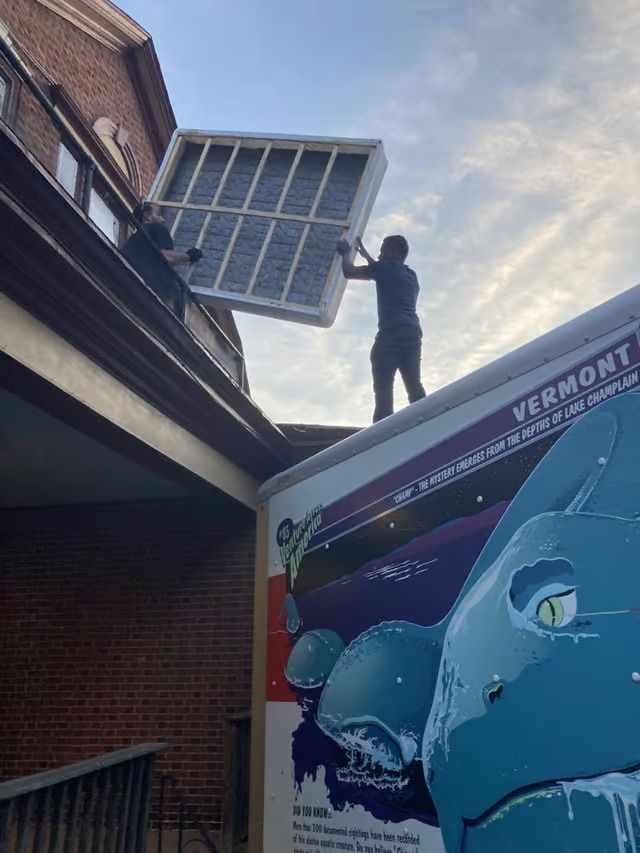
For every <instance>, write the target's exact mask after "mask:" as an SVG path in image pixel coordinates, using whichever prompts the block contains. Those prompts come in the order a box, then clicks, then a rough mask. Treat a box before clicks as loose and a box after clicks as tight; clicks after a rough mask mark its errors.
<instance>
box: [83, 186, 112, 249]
mask: <svg viewBox="0 0 640 853" xmlns="http://www.w3.org/2000/svg"><path fill="white" fill-rule="evenodd" d="M89 217H90V218H91V220H92V221H93V222H95V224H96V225H97V226H98V228H99V229H100V230H101V231H102V233H103V234H105V235H106V236H107V237H108V238H109V240H111V242H112V243H115V245H116V246H117V245H118V243H119V241H120V220H119V219H118V217H117V215H116V214H115V213H114V212H113V210H111V208H110V207H109V205H108V204H107V202H106V201H105V200H104V199H103V198H102V196H101V195H100V194H99V193H98V192H96V190H95V189H92V190H91V197H90V200H89Z"/></svg>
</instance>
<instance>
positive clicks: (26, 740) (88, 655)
mask: <svg viewBox="0 0 640 853" xmlns="http://www.w3.org/2000/svg"><path fill="white" fill-rule="evenodd" d="M253 561H254V518H253V516H252V514H250V513H248V512H247V513H245V512H244V511H242V510H240V509H238V510H233V511H226V512H225V513H221V511H220V509H219V508H216V507H215V506H213V505H208V504H207V503H204V502H202V501H200V502H199V503H198V504H197V505H196V504H193V503H191V502H187V501H185V502H171V503H162V504H133V505H127V506H102V507H97V508H91V507H82V508H70V509H46V510H19V511H4V512H3V513H2V514H1V515H0V565H1V566H2V572H1V574H0V648H1V649H2V654H0V693H1V698H0V732H2V735H1V736H0V769H1V774H0V775H1V777H2V778H4V779H6V778H12V777H15V776H19V775H23V774H28V773H33V772H38V771H40V770H42V769H46V768H50V767H56V766H60V765H63V764H66V763H69V762H73V761H78V760H81V759H83V758H88V757H90V756H93V755H97V754H100V753H102V752H105V751H109V750H112V749H117V748H121V747H124V746H128V745H130V744H135V743H144V742H150V741H159V740H166V741H167V742H168V743H169V749H168V750H167V751H166V752H165V753H163V754H162V755H161V757H160V760H159V769H160V770H162V771H164V772H169V773H171V774H172V775H174V776H175V777H176V778H177V779H178V781H179V782H180V783H181V785H182V786H183V787H184V790H185V791H186V793H187V795H188V801H189V802H190V803H191V804H193V805H195V806H197V807H198V808H199V809H200V812H201V815H202V817H203V819H204V820H206V821H207V823H208V824H209V825H214V824H217V823H218V821H219V818H220V805H221V796H222V782H223V737H224V726H225V719H226V718H227V717H229V716H233V715H237V714H241V713H243V712H246V711H248V710H249V709H250V691H251V652H252V608H253Z"/></svg>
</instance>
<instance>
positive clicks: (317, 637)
mask: <svg viewBox="0 0 640 853" xmlns="http://www.w3.org/2000/svg"><path fill="white" fill-rule="evenodd" d="M343 650H344V643H343V642H342V640H341V639H340V637H339V636H338V635H337V634H336V632H335V631H330V630H329V629H327V628H318V629H317V630H315V631H307V632H306V634H303V635H302V636H301V637H300V639H299V640H298V642H297V643H296V644H295V646H294V647H293V648H292V649H291V654H290V655H289V659H288V660H287V665H286V667H285V673H284V674H285V676H286V679H287V681H288V682H289V683H290V684H293V685H294V687H300V688H303V689H307V690H309V689H313V688H316V687H321V686H322V685H323V684H324V683H325V682H326V681H327V679H328V678H329V675H330V673H331V670H332V669H333V668H334V666H335V664H336V661H337V660H338V658H339V656H340V654H341V653H342V651H343Z"/></svg>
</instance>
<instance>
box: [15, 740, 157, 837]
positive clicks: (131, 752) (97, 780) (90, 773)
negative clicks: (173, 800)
mask: <svg viewBox="0 0 640 853" xmlns="http://www.w3.org/2000/svg"><path fill="white" fill-rule="evenodd" d="M164 747H165V744H162V743H152V744H144V745H141V746H135V747H131V748H129V749H122V750H119V751H117V752H110V753H107V754H106V755H101V756H99V757H97V758H91V759H89V760H88V761H80V762H78V763H76V764H70V765H68V766H66V767H61V768H58V769H56V770H47V771H45V772H44V773H36V774H35V775H34V776H25V777H23V778H20V779H13V780H11V781H9V782H3V783H1V784H0V851H2V853H27V851H29V853H45V851H46V853H144V850H145V847H146V840H147V825H148V820H149V797H150V792H151V782H152V777H153V766H154V761H155V755H156V753H157V752H158V751H159V750H161V749H164Z"/></svg>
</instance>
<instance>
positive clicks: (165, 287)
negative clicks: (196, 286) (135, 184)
mask: <svg viewBox="0 0 640 853" xmlns="http://www.w3.org/2000/svg"><path fill="white" fill-rule="evenodd" d="M133 216H134V219H135V220H136V222H137V223H139V227H138V230H137V231H136V232H135V234H133V236H131V237H129V239H128V240H127V242H126V243H125V244H124V246H123V248H122V254H123V255H124V256H125V258H126V259H127V260H128V261H129V263H130V264H131V266H132V267H133V268H134V270H135V271H136V272H137V273H138V274H139V275H140V276H141V278H143V279H144V280H145V281H146V283H147V284H148V285H149V287H150V288H151V289H152V290H153V291H154V292H155V293H157V294H158V296H159V297H160V299H162V301H163V302H166V303H167V304H168V305H169V307H170V308H171V309H172V310H174V311H175V310H177V306H178V302H179V293H180V284H179V283H178V281H177V280H176V277H175V276H172V275H171V273H170V272H169V271H168V270H167V268H166V266H165V265H164V264H163V263H162V261H161V260H160V259H159V258H158V253H160V254H161V255H162V257H163V258H164V259H165V261H166V262H167V263H168V264H169V266H170V267H177V266H179V265H180V264H195V263H197V262H198V261H199V260H200V259H201V258H202V252H201V251H200V249H196V248H193V249H189V251H187V252H176V250H175V248H174V246H173V239H172V237H171V232H170V231H169V229H168V228H167V226H166V225H165V224H164V217H163V216H162V212H161V210H160V207H159V206H158V205H157V204H153V203H152V202H150V201H144V202H142V203H141V204H138V205H137V206H136V207H135V209H134V211H133ZM143 232H144V233H143ZM183 286H184V285H183Z"/></svg>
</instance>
